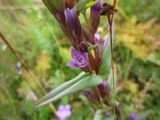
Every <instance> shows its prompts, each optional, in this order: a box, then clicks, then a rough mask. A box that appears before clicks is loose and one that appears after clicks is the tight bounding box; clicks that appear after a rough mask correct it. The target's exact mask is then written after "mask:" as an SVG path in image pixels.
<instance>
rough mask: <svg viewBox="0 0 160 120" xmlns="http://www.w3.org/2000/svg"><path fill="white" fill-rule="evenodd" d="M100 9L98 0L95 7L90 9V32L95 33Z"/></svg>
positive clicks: (100, 5)
mask: <svg viewBox="0 0 160 120" xmlns="http://www.w3.org/2000/svg"><path fill="white" fill-rule="evenodd" d="M101 7H102V0H99V1H98V2H97V3H96V4H95V5H93V6H92V7H91V16H90V19H91V22H92V24H91V25H92V26H91V27H92V31H93V33H95V32H96V31H97V28H98V25H99V21H100V12H101Z"/></svg>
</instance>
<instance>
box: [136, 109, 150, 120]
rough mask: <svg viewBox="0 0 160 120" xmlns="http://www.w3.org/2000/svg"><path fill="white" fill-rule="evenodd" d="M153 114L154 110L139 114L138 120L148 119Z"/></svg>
mask: <svg viewBox="0 0 160 120" xmlns="http://www.w3.org/2000/svg"><path fill="white" fill-rule="evenodd" d="M151 113H153V111H152V110H147V111H145V112H143V113H140V114H138V117H137V120H143V119H145V118H147V117H148V116H149V115H150V114H151Z"/></svg>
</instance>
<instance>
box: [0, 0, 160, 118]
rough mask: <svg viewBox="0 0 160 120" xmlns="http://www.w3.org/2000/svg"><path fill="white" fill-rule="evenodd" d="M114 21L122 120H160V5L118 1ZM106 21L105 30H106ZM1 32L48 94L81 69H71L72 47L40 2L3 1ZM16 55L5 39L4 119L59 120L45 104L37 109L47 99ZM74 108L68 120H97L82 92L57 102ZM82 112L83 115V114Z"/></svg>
mask: <svg viewBox="0 0 160 120" xmlns="http://www.w3.org/2000/svg"><path fill="white" fill-rule="evenodd" d="M117 9H118V12H117V14H116V17H115V25H116V31H115V34H116V38H115V39H116V42H115V45H114V58H115V63H116V65H117V70H118V76H117V78H118V86H117V90H118V100H119V101H120V103H121V110H122V113H123V115H126V114H128V113H130V112H138V113H139V112H142V111H145V110H153V111H154V112H153V114H151V115H150V117H149V118H147V119H146V120H159V119H160V89H159V86H160V1H159V0H141V1H139V0H119V4H118V6H117ZM106 22H107V21H106V20H105V19H102V23H101V27H100V30H101V31H103V30H105V29H106V26H105V25H104V23H105V24H106ZM0 32H2V33H3V34H4V35H5V37H6V38H7V39H8V41H9V42H10V44H11V45H12V46H13V48H14V49H15V50H16V51H17V52H18V53H19V54H20V56H21V58H22V59H23V60H24V62H25V63H26V64H27V66H28V67H29V68H30V70H31V71H32V72H33V73H34V74H35V76H36V77H37V78H38V80H39V82H40V83H41V84H42V86H43V89H45V90H46V92H49V91H50V90H51V89H53V88H55V87H56V86H58V85H60V84H61V83H62V82H64V81H65V80H69V79H71V78H72V77H74V76H76V75H77V74H78V73H79V72H80V70H73V69H69V68H67V67H66V63H67V61H69V60H70V58H71V56H70V44H69V43H68V42H67V41H68V40H67V39H68V38H66V37H65V36H64V34H63V32H62V31H61V29H60V28H59V26H58V24H57V22H56V21H55V20H54V18H53V16H52V15H51V14H50V13H49V11H48V10H47V9H46V8H45V6H44V5H43V3H42V2H41V0H0ZM17 64H18V61H17V60H16V58H15V56H14V55H13V54H12V53H11V52H10V51H9V49H8V48H7V46H6V45H5V44H4V43H3V41H2V40H1V39H0V120H55V119H56V118H55V117H54V116H53V113H52V110H51V109H50V108H49V107H48V106H47V105H46V106H44V107H42V108H39V109H33V108H32V105H33V103H35V101H36V100H37V99H39V98H40V97H42V96H43V94H42V93H41V90H40V89H39V87H38V86H37V84H36V83H35V82H34V80H33V79H32V78H31V77H30V75H29V74H28V73H27V72H25V70H24V69H23V68H22V74H20V72H18V73H17V72H16V69H15V66H16V65H17ZM65 104H70V105H71V107H72V116H71V117H70V118H69V120H92V118H93V114H91V108H90V106H89V103H88V102H87V100H86V99H85V97H84V96H83V94H82V93H81V92H79V93H76V94H73V95H71V96H69V97H63V98H62V99H60V100H58V101H56V102H54V106H55V107H56V108H58V106H59V105H65ZM82 111H83V112H82Z"/></svg>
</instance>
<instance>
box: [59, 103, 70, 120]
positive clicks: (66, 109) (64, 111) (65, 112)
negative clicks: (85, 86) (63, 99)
mask: <svg viewBox="0 0 160 120" xmlns="http://www.w3.org/2000/svg"><path fill="white" fill-rule="evenodd" d="M71 115H72V112H71V106H70V105H60V106H59V108H58V111H57V112H56V116H57V118H58V120H66V119H67V118H68V117H70V116H71Z"/></svg>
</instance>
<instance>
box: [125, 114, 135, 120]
mask: <svg viewBox="0 0 160 120" xmlns="http://www.w3.org/2000/svg"><path fill="white" fill-rule="evenodd" d="M127 120H137V114H136V113H131V114H130V115H129V116H128V117H127Z"/></svg>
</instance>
